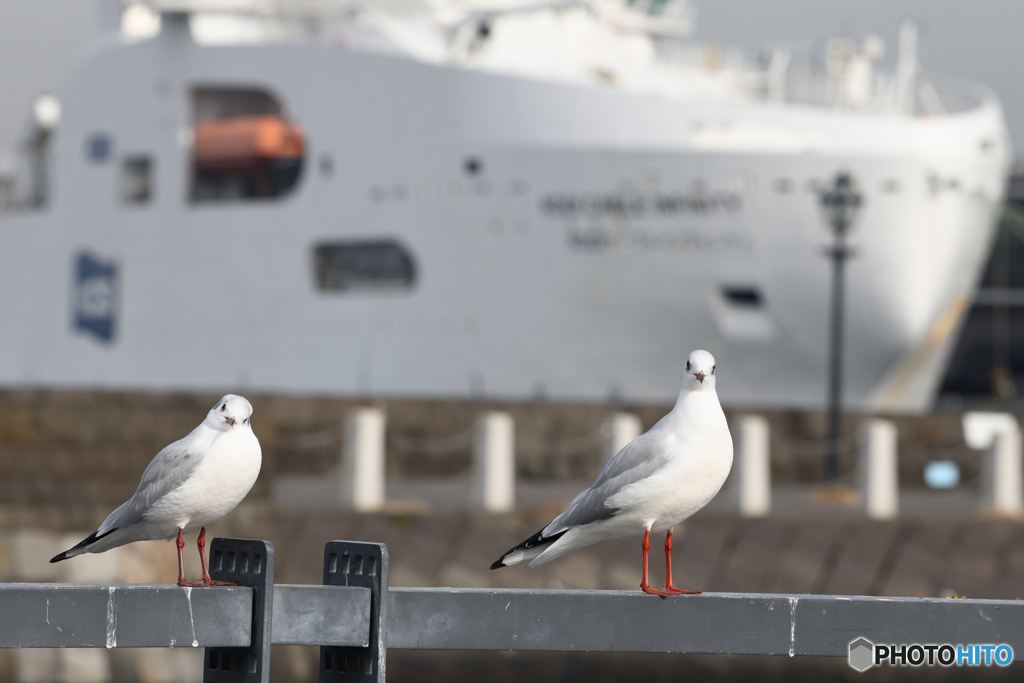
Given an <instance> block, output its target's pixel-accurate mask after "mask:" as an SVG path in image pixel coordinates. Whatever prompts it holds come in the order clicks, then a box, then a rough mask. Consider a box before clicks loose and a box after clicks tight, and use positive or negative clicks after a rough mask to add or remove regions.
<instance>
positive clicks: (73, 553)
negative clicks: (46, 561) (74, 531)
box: [50, 528, 117, 564]
mask: <svg viewBox="0 0 1024 683" xmlns="http://www.w3.org/2000/svg"><path fill="white" fill-rule="evenodd" d="M115 531H117V529H116V528H114V529H111V530H110V531H104V532H103V533H102V534H101V533H100V532H98V531H94V532H93V533H92V534H90V535H89V538H87V539H85V540H84V541H82V542H81V543H79V544H78V545H76V546H75V547H73V548H70V549H69V550H65V551H64V552H62V553H61V554H60V555H57V556H56V557H54V558H53V559H52V560H50V564H53V563H54V562H60V561H61V560H69V559H71V558H72V557H77V556H78V555H83V554H85V553H87V552H89V546H91V545H92V544H93V543H95V542H96V541H98V540H100V539H101V538H104V537H105V536H109V535H110V534H112V533H114V532H115Z"/></svg>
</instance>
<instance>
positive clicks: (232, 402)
mask: <svg viewBox="0 0 1024 683" xmlns="http://www.w3.org/2000/svg"><path fill="white" fill-rule="evenodd" d="M251 416H252V406H251V405H250V404H249V402H248V401H247V400H245V399H244V398H243V397H241V396H235V395H234V394H228V395H227V396H225V397H224V398H222V399H221V400H220V401H218V402H217V405H215V406H214V407H213V408H211V409H210V412H209V413H207V414H206V419H205V420H203V422H202V424H200V425H199V426H198V427H196V428H195V429H193V430H192V433H191V434H189V435H188V436H186V437H185V438H184V439H180V440H178V441H175V442H174V443H172V444H171V445H169V446H167V447H166V448H164V449H163V450H162V451H160V452H159V453H157V454H156V457H155V458H153V461H152V462H151V463H149V467H147V468H146V471H145V472H143V473H142V481H141V482H140V483H139V488H138V490H136V491H135V495H133V496H132V497H131V498H129V499H128V501H127V502H126V503H124V504H123V505H121V507H119V508H117V509H116V510H114V511H113V512H112V513H110V516H109V517H107V518H106V519H105V520H104V521H103V524H100V528H99V529H97V530H96V531H95V532H94V533H93V534H92V535H90V536H89V538H87V539H85V540H84V541H82V542H81V543H79V544H78V545H76V546H75V547H73V548H71V549H70V550H67V551H65V552H63V553H61V554H60V555H57V556H56V557H54V558H53V559H52V560H50V562H60V561H61V560H67V559H69V558H72V557H75V556H77V555H81V554H83V553H102V552H105V551H107V550H110V549H111V548H117V547H119V546H122V545H125V544H127V543H134V542H135V541H156V540H162V541H169V540H171V539H172V538H174V537H175V535H177V537H178V585H179V586H188V587H199V586H233V585H235V584H233V583H226V582H223V581H214V580H213V579H211V578H210V571H209V568H208V566H207V563H206V550H205V549H206V527H207V526H208V525H210V524H213V523H214V522H216V521H217V520H218V519H220V518H221V517H223V516H224V515H226V514H228V513H229V512H231V511H232V510H234V509H235V506H236V505H238V504H239V503H240V502H242V499H243V498H245V496H246V494H247V493H249V489H251V488H252V485H253V484H254V483H256V477H257V475H259V473H260V464H261V462H262V453H261V451H260V442H259V440H257V439H256V435H255V434H253V433H252V425H251V424H249V418H250V417H251ZM196 529H199V530H200V531H199V540H198V546H199V559H200V562H201V563H202V565H203V578H202V583H190V582H188V581H186V580H185V568H184V565H183V562H182V551H183V549H184V548H185V541H184V539H183V538H182V535H183V534H187V533H190V532H192V531H195V530H196Z"/></svg>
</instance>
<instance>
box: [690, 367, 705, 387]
mask: <svg viewBox="0 0 1024 683" xmlns="http://www.w3.org/2000/svg"><path fill="white" fill-rule="evenodd" d="M693 376H694V377H696V378H697V381H698V382H700V383H701V384H704V371H703V370H701V371H700V372H695V373H693Z"/></svg>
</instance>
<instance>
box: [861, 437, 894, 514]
mask: <svg viewBox="0 0 1024 683" xmlns="http://www.w3.org/2000/svg"><path fill="white" fill-rule="evenodd" d="M897 436H898V434H897V431H896V425H895V424H894V423H893V422H892V421H891V420H883V419H880V418H871V419H868V420H865V421H864V423H863V424H862V425H861V427H860V431H859V433H858V435H857V441H858V442H859V443H858V457H857V483H858V488H859V489H860V497H861V504H862V505H863V507H864V511H865V512H866V513H867V515H868V517H870V518H871V519H895V518H896V516H897V515H898V514H899V494H900V491H899V464H898V462H897V452H896V449H897Z"/></svg>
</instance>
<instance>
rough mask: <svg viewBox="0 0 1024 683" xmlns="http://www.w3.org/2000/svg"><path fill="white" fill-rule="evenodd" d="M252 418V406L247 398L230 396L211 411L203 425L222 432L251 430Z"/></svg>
mask: <svg viewBox="0 0 1024 683" xmlns="http://www.w3.org/2000/svg"><path fill="white" fill-rule="evenodd" d="M251 416H252V406H251V405H249V402H248V401H246V400H245V398H243V397H241V396H236V395H235V394H228V395H227V396H225V397H224V398H222V399H221V400H219V401H217V405H215V406H214V407H213V408H211V409H210V412H208V413H207V414H206V419H205V420H204V421H203V424H205V425H206V426H207V427H210V428H212V429H216V430H218V431H221V432H230V431H234V430H236V429H250V425H249V418H250V417H251Z"/></svg>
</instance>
